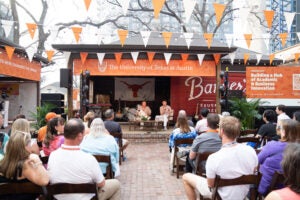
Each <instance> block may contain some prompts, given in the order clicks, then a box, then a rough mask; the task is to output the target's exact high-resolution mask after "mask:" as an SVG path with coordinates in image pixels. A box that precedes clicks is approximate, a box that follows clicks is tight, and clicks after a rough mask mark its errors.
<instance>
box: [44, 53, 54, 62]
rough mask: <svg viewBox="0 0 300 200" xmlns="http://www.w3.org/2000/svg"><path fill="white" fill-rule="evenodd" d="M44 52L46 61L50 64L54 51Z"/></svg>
mask: <svg viewBox="0 0 300 200" xmlns="http://www.w3.org/2000/svg"><path fill="white" fill-rule="evenodd" d="M45 52H46V54H47V58H48V60H49V61H50V62H51V61H52V58H53V55H54V51H53V50H46V51H45Z"/></svg>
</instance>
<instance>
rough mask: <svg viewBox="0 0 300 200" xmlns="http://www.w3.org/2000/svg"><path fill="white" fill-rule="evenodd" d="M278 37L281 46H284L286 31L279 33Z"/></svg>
mask: <svg viewBox="0 0 300 200" xmlns="http://www.w3.org/2000/svg"><path fill="white" fill-rule="evenodd" d="M279 37H280V39H281V44H282V46H283V47H284V46H285V43H286V39H287V37H288V33H280V34H279Z"/></svg>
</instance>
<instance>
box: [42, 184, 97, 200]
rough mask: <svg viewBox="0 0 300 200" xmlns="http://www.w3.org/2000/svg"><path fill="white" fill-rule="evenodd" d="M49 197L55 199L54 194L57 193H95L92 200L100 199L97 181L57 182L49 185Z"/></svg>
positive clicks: (49, 199)
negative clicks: (78, 182)
mask: <svg viewBox="0 0 300 200" xmlns="http://www.w3.org/2000/svg"><path fill="white" fill-rule="evenodd" d="M47 192H48V195H47V198H48V200H51V199H55V198H54V195H57V194H78V193H86V194H94V196H93V197H92V198H91V199H92V200H98V187H97V184H96V183H80V184H71V183H56V184H52V185H48V186H47Z"/></svg>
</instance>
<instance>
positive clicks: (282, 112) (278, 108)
mask: <svg viewBox="0 0 300 200" xmlns="http://www.w3.org/2000/svg"><path fill="white" fill-rule="evenodd" d="M275 111H276V113H277V115H278V116H277V127H278V126H280V123H281V121H282V120H284V119H290V117H289V116H288V115H287V114H286V113H285V105H283V104H279V105H278V106H276V110H275Z"/></svg>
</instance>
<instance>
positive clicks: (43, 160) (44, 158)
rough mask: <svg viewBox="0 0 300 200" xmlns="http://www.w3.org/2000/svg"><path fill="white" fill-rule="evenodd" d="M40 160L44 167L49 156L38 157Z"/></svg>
mask: <svg viewBox="0 0 300 200" xmlns="http://www.w3.org/2000/svg"><path fill="white" fill-rule="evenodd" d="M40 159H41V161H42V163H43V164H44V165H46V164H48V160H49V156H40Z"/></svg>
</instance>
